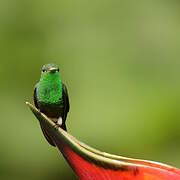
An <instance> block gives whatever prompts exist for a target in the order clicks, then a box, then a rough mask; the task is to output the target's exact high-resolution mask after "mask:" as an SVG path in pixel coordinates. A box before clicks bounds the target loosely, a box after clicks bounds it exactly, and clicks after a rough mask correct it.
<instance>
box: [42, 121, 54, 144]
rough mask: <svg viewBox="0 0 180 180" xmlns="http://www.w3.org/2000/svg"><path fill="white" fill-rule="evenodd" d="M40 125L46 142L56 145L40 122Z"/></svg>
mask: <svg viewBox="0 0 180 180" xmlns="http://www.w3.org/2000/svg"><path fill="white" fill-rule="evenodd" d="M40 126H41V130H42V132H43V134H44V137H45V138H46V140H47V141H48V143H49V144H50V145H52V146H56V145H55V143H54V141H53V140H52V138H51V137H50V136H49V134H48V132H47V131H46V130H45V129H44V127H43V125H42V124H41V123H40Z"/></svg>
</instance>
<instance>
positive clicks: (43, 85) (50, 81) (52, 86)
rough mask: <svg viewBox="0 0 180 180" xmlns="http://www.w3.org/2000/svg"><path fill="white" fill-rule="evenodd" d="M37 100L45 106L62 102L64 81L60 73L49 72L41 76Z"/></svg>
mask: <svg viewBox="0 0 180 180" xmlns="http://www.w3.org/2000/svg"><path fill="white" fill-rule="evenodd" d="M37 98H38V101H39V102H40V103H43V104H59V103H61V100H62V81H61V79H60V76H59V73H58V72H56V73H50V72H47V73H45V74H42V75H41V78H40V81H39V84H38V87H37Z"/></svg>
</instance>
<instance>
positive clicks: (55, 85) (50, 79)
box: [34, 64, 69, 146]
mask: <svg viewBox="0 0 180 180" xmlns="http://www.w3.org/2000/svg"><path fill="white" fill-rule="evenodd" d="M34 104H35V106H36V108H38V109H39V110H40V112H42V113H44V114H45V115H46V116H47V117H49V118H51V119H52V120H53V121H54V122H55V123H56V124H57V126H59V127H61V128H62V129H64V130H66V124H65V121H66V117H67V114H68V112H69V97H68V92H67V88H66V86H65V85H64V84H63V83H62V81H61V79H60V74H59V68H58V66H57V65H55V64H46V65H44V66H43V67H42V73H41V77H40V81H39V82H38V83H37V84H36V86H35V89H34ZM40 125H41V129H42V131H43V134H44V136H45V137H46V139H47V141H48V142H49V143H50V144H51V145H52V146H55V143H54V142H53V140H52V138H51V137H50V136H49V135H48V132H47V131H46V130H45V129H44V127H43V125H42V124H40Z"/></svg>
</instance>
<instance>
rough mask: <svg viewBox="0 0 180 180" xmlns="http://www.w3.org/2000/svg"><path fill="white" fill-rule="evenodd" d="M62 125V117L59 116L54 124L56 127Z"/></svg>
mask: <svg viewBox="0 0 180 180" xmlns="http://www.w3.org/2000/svg"><path fill="white" fill-rule="evenodd" d="M61 126H62V117H59V118H58V120H57V122H56V125H55V126H54V127H55V128H60V127H61Z"/></svg>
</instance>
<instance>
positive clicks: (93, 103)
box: [0, 0, 180, 180]
mask: <svg viewBox="0 0 180 180" xmlns="http://www.w3.org/2000/svg"><path fill="white" fill-rule="evenodd" d="M179 8H180V3H179V1H175V0H172V1H166V0H165V1H162V0H156V1H150V0H149V1H148V0H145V1H130V0H122V1H117V0H111V1H107V0H100V1H94V0H92V1H87V0H78V1H65V0H63V1H58V0H55V1H42V0H31V1H23V0H1V1H0V24H1V26H0V52H1V55H0V56H1V57H0V81H1V93H0V98H1V103H0V109H1V126H0V142H1V148H0V159H1V161H0V179H3V180H16V179H18V180H19V179H27V180H28V179H34V180H36V179H38V180H41V179H43V180H49V179H51V180H55V179H58V178H59V179H63V180H69V179H76V178H75V176H74V174H73V173H72V171H71V169H70V167H69V166H68V165H67V163H66V162H65V160H64V159H63V157H62V156H59V154H58V152H57V150H56V149H54V148H52V147H50V146H49V145H48V143H47V142H46V140H45V139H44V137H43V135H42V133H41V132H40V128H39V125H38V122H37V121H36V120H35V118H34V117H33V115H32V114H31V112H30V111H29V110H28V108H27V107H26V105H25V103H24V102H25V101H26V100H32V94H33V88H34V85H35V83H36V82H37V81H38V79H39V76H40V70H41V66H42V65H43V64H45V63H48V62H54V63H57V64H58V65H59V66H60V69H61V76H62V79H63V81H64V82H65V83H66V84H67V87H68V90H69V95H70V103H71V111H70V114H69V116H68V120H67V127H68V129H69V132H70V133H72V134H73V135H74V136H75V137H77V138H79V139H80V140H81V141H83V142H85V143H87V144H89V145H91V146H93V147H96V148H98V149H100V150H103V151H106V152H109V153H115V154H119V155H124V156H128V157H134V158H142V159H151V160H155V161H161V162H165V163H169V164H172V165H174V166H177V167H180V156H179V155H180V154H179V152H180V133H179V132H180V107H179V104H180V82H179V76H180V70H179V69H180V60H179V59H180V49H179V48H180V23H179V20H180V19H179V17H180V16H179V13H180V11H179Z"/></svg>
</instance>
